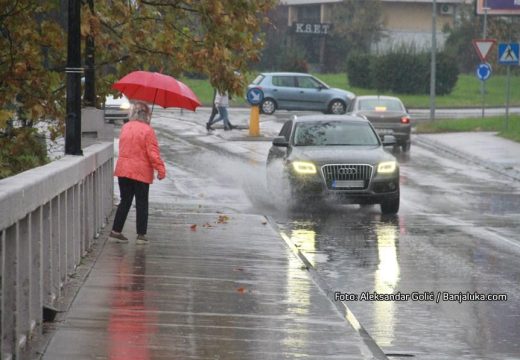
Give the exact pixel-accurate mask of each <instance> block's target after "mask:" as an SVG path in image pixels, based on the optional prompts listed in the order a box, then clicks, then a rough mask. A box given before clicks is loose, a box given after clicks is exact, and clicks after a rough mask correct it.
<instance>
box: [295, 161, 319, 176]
mask: <svg viewBox="0 0 520 360" xmlns="http://www.w3.org/2000/svg"><path fill="white" fill-rule="evenodd" d="M292 167H293V169H294V171H296V172H297V173H298V174H316V166H314V164H313V163H311V162H308V161H293V163H292Z"/></svg>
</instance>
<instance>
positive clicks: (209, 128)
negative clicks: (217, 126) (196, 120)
mask: <svg viewBox="0 0 520 360" xmlns="http://www.w3.org/2000/svg"><path fill="white" fill-rule="evenodd" d="M206 130H208V131H210V130H214V129H213V128H212V127H211V125H210V124H209V123H206Z"/></svg>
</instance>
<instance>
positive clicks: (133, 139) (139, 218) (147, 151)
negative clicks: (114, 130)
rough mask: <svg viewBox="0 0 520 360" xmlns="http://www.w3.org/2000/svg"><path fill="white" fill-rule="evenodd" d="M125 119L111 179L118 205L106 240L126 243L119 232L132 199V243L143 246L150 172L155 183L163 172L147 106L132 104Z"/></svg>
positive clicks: (146, 224) (146, 241)
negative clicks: (116, 189)
mask: <svg viewBox="0 0 520 360" xmlns="http://www.w3.org/2000/svg"><path fill="white" fill-rule="evenodd" d="M129 118H130V121H128V122H127V123H126V124H124V125H123V127H122V128H121V134H120V135H119V156H118V159H117V163H116V170H115V172H114V175H115V176H117V177H118V182H119V193H120V195H121V201H120V202H119V206H118V207H117V211H116V215H115V218H114V225H113V226H112V231H111V233H110V237H113V238H115V239H117V240H118V241H119V242H125V243H126V242H128V239H127V238H126V237H125V236H124V235H123V234H122V230H123V226H124V225H125V221H126V217H127V216H128V212H129V211H130V207H131V206H132V201H133V199H134V196H135V206H136V228H137V241H136V242H137V243H138V244H147V243H148V239H147V238H146V230H147V227H148V190H149V187H150V184H151V183H152V182H153V175H154V169H155V170H156V171H157V173H158V174H157V178H158V179H159V180H162V179H164V177H165V176H166V170H165V167H164V162H163V160H162V159H161V154H160V151H159V145H158V143H157V137H156V136H155V132H154V130H153V129H152V127H151V126H150V120H151V118H152V114H151V113H150V108H149V107H148V105H146V104H145V103H143V102H136V103H134V104H133V106H132V109H131V111H130V116H129Z"/></svg>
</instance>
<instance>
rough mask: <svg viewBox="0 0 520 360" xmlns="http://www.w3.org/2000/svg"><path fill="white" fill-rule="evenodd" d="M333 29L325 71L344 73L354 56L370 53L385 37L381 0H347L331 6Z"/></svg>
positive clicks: (327, 50)
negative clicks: (371, 48)
mask: <svg viewBox="0 0 520 360" xmlns="http://www.w3.org/2000/svg"><path fill="white" fill-rule="evenodd" d="M331 14H332V24H333V27H332V30H331V33H330V36H329V37H328V38H327V43H326V47H325V51H326V56H325V69H326V70H327V71H338V70H344V67H345V64H346V59H347V57H348V56H349V54H351V53H367V52H369V51H370V46H371V45H372V44H374V43H376V42H378V41H379V40H380V39H381V37H382V31H383V17H382V10H381V2H380V0H370V1H364V0H344V1H343V2H340V3H336V4H333V5H332V10H331Z"/></svg>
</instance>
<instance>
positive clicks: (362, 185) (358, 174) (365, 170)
mask: <svg viewBox="0 0 520 360" xmlns="http://www.w3.org/2000/svg"><path fill="white" fill-rule="evenodd" d="M321 171H322V173H323V178H324V179H325V183H326V185H327V188H328V189H329V190H364V189H367V188H368V184H369V183H370V179H371V177H372V166H370V165H357V164H352V165H351V164H338V165H336V164H334V165H324V166H322V168H321Z"/></svg>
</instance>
